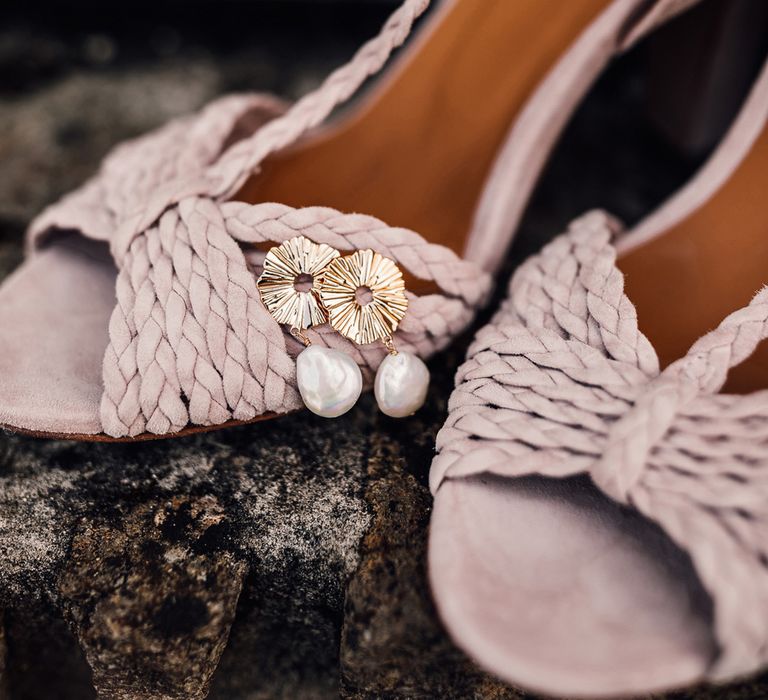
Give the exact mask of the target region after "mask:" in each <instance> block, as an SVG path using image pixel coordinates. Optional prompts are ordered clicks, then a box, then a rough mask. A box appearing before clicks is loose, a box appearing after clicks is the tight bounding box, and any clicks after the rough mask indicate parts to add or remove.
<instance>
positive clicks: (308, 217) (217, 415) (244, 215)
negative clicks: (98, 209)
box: [101, 197, 490, 436]
mask: <svg viewBox="0 0 768 700" xmlns="http://www.w3.org/2000/svg"><path fill="white" fill-rule="evenodd" d="M296 235H306V236H307V237H309V238H311V239H312V240H314V241H317V242H319V243H328V244H330V245H334V246H335V247H337V248H339V249H340V250H353V249H356V248H358V247H370V248H373V249H374V250H378V251H380V252H382V253H384V254H385V255H388V256H391V257H392V258H393V259H394V260H395V261H396V262H398V263H399V264H400V265H401V266H402V267H403V269H405V270H407V271H408V272H410V273H411V274H413V275H414V276H417V277H420V278H421V279H425V280H428V281H431V282H434V283H435V285H436V286H437V288H438V289H439V292H440V293H437V294H431V295H427V296H423V297H417V296H415V295H411V298H410V306H409V310H408V314H407V315H406V318H405V319H404V321H403V323H402V325H401V327H400V328H399V329H398V332H397V333H396V334H395V338H396V342H397V344H398V347H400V348H402V349H404V350H410V351H412V352H416V353H418V354H419V355H421V356H422V357H427V356H429V355H431V354H432V353H433V352H435V351H436V350H439V349H441V348H442V347H444V346H445V345H446V344H447V343H448V342H449V341H450V339H451V338H452V337H453V336H454V335H455V334H456V333H458V332H459V331H460V330H462V329H463V328H464V327H466V325H467V324H468V323H469V322H470V320H471V318H472V316H473V309H474V307H475V306H476V305H477V304H479V303H481V301H482V300H483V299H484V297H485V296H486V295H487V294H488V291H489V288H490V278H489V276H488V275H487V274H485V273H483V272H482V271H481V270H479V269H478V268H477V267H476V266H475V265H473V264H471V263H468V262H466V261H463V260H461V259H460V258H458V256H456V255H455V254H454V253H453V252H451V251H450V250H448V249H447V248H444V247H442V246H438V245H434V244H430V243H427V242H426V241H425V240H424V239H423V238H421V236H419V235H418V234H415V233H413V232H412V231H407V230H404V229H396V228H389V227H387V226H386V225H385V224H383V223H382V222H380V221H378V220H377V219H374V218H373V217H366V216H360V215H343V214H341V213H339V212H336V211H333V210H331V209H325V208H309V209H291V208H290V207H286V206H282V205H276V204H260V205H253V206H251V205H246V204H242V203H237V202H232V203H224V204H220V203H217V202H215V201H213V200H211V199H208V198H201V197H190V198H187V199H184V200H182V201H181V202H180V203H179V204H178V206H176V207H173V208H171V209H169V210H167V211H166V213H165V214H163V216H162V217H161V219H160V221H159V222H158V224H157V225H156V226H155V227H153V228H151V229H150V230H149V231H147V232H146V234H145V235H141V236H136V237H134V238H133V241H132V243H131V245H130V247H129V249H128V251H127V253H126V255H125V257H124V258H123V261H122V266H121V268H120V272H119V274H118V280H117V306H116V307H115V311H114V312H113V314H112V318H111V321H110V326H109V336H110V344H109V347H108V349H107V353H106V356H105V359H104V394H103V397H102V410H101V415H102V423H103V428H104V431H105V432H106V433H108V434H110V435H115V436H118V435H119V436H122V435H137V434H139V433H143V432H152V433H159V434H162V433H167V432H176V431H178V430H181V429H182V428H183V427H184V426H185V425H187V424H188V423H193V424H196V425H217V424H220V423H223V422H226V421H228V420H230V419H235V420H250V419H252V418H254V417H256V416H257V415H259V414H261V413H264V412H267V411H275V412H286V411H290V410H293V409H297V408H300V407H301V405H302V404H301V401H300V399H299V397H298V394H297V392H296V389H295V376H294V363H293V360H292V356H294V355H296V354H297V353H298V352H299V350H300V349H301V346H300V345H299V344H298V343H296V342H295V341H292V340H291V339H290V336H287V335H286V334H285V333H284V332H283V331H282V329H281V328H280V327H279V326H278V325H277V323H276V321H275V320H274V319H273V318H272V316H271V315H270V314H269V313H268V312H267V310H266V309H265V308H264V306H263V304H262V302H261V300H260V298H259V294H258V290H257V288H256V278H257V277H258V275H259V274H260V272H261V268H260V265H259V262H258V256H256V255H252V256H249V257H250V258H251V259H252V260H253V263H252V264H250V265H249V264H248V262H247V260H246V257H245V255H244V252H243V248H242V247H241V244H244V245H253V244H260V243H269V244H277V243H280V242H282V241H284V240H288V239H289V238H292V237H293V236H296ZM308 335H309V337H310V338H311V339H312V342H313V343H315V344H322V345H326V346H329V347H335V348H337V349H340V350H343V351H344V352H346V353H348V354H350V355H351V356H353V357H354V358H355V360H356V361H357V362H358V364H360V366H361V368H362V369H363V370H364V372H365V376H366V377H367V378H368V379H370V377H371V375H372V372H373V371H374V370H375V369H376V367H378V365H379V363H380V362H381V360H382V359H383V357H384V356H385V354H386V350H385V348H384V347H383V345H381V344H376V345H371V346H363V347H360V346H356V345H354V344H353V343H352V342H350V341H348V340H347V339H345V338H343V337H342V336H341V335H339V334H337V333H333V332H329V329H328V328H323V329H321V330H320V332H316V331H309V332H308Z"/></svg>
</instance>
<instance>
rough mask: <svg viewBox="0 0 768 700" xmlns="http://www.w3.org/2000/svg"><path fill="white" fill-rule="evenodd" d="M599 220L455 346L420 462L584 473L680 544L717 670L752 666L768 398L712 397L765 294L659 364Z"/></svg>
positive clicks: (767, 299) (756, 653) (765, 651)
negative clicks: (448, 384)
mask: <svg viewBox="0 0 768 700" xmlns="http://www.w3.org/2000/svg"><path fill="white" fill-rule="evenodd" d="M616 231H617V224H616V222H615V221H613V220H612V219H610V217H608V216H607V215H605V214H603V213H599V212H596V213H591V214H588V215H587V216H585V217H583V218H582V219H580V220H578V221H576V222H574V223H573V224H572V226H571V227H570V229H569V231H568V232H567V233H565V234H564V235H562V236H560V237H559V238H557V239H556V240H555V241H553V242H552V243H551V244H550V245H548V246H547V247H546V248H544V250H543V251H542V252H541V253H540V254H539V255H537V256H535V257H533V258H531V259H530V260H528V261H527V262H526V263H525V264H524V265H523V266H521V267H520V268H519V269H518V271H517V272H516V274H515V275H514V278H513V280H512V282H511V288H510V295H509V298H508V299H507V301H506V302H505V303H504V305H503V307H502V309H501V310H500V311H499V313H498V314H497V316H496V317H495V318H494V320H493V321H492V323H491V324H490V325H489V326H487V327H486V328H485V329H483V330H482V331H481V332H480V333H479V334H478V336H477V339H476V341H475V342H474V344H473V345H472V347H471V348H470V350H469V356H468V360H467V362H466V363H465V364H464V365H463V366H462V368H461V369H460V371H459V374H458V377H457V388H456V390H455V391H454V393H453V395H452V397H451V400H450V403H449V408H450V414H449V417H448V420H447V422H446V424H445V427H444V428H443V429H442V430H441V431H440V433H439V435H438V439H437V447H438V452H439V454H438V456H437V457H436V458H435V461H434V463H433V466H432V473H431V477H430V478H431V484H432V488H433V490H434V491H436V490H437V489H438V488H439V486H440V483H441V482H442V480H443V479H446V478H448V479H457V478H462V477H467V476H470V475H475V474H482V473H493V474H497V475H500V476H505V477H519V476H524V475H531V474H541V475H545V476H551V477H564V476H568V475H574V474H579V473H587V474H589V475H590V476H591V477H592V479H593V481H594V482H595V483H596V485H597V486H598V487H599V488H600V489H601V490H603V491H604V492H605V493H606V494H607V495H609V496H610V497H611V498H613V499H615V500H617V501H619V502H621V503H624V504H627V505H631V506H633V507H634V508H636V509H638V510H639V511H640V512H642V513H643V514H644V515H645V516H647V517H648V518H650V519H652V520H654V521H656V522H657V523H658V524H659V525H661V526H662V527H663V528H664V529H665V531H666V532H667V534H668V535H669V536H670V537H671V538H672V539H673V540H674V541H675V542H676V543H677V544H678V545H679V546H680V547H682V548H683V549H685V550H686V551H688V552H689V554H690V556H691V559H692V561H693V563H694V566H695V568H696V570H697V572H698V575H699V577H700V579H701V581H702V583H703V585H704V587H705V588H706V590H707V591H708V592H709V593H710V594H711V596H712V599H713V601H714V603H715V607H714V612H715V619H714V625H715V632H716V635H717V638H718V640H719V642H720V647H721V653H720V655H719V656H718V658H717V659H716V661H715V662H714V664H713V666H712V668H711V670H710V675H711V677H712V678H713V679H722V678H726V677H731V676H734V675H738V674H742V673H746V672H749V671H752V670H754V669H755V668H756V667H759V666H760V665H762V664H764V663H766V661H768V623H767V622H766V620H768V412H767V411H766V406H767V405H768V392H766V391H760V392H756V393H754V394H751V395H749V396H733V395H720V394H718V393H717V392H718V391H719V390H720V388H721V387H722V386H723V383H724V382H725V379H726V376H727V373H728V370H729V369H730V368H731V367H733V366H734V365H736V364H738V363H739V362H741V361H743V360H744V359H745V358H746V357H748V356H749V355H750V354H751V353H752V352H753V351H754V349H755V347H756V345H757V344H758V343H759V342H760V341H761V340H763V339H764V338H765V337H766V335H768V290H763V291H761V292H760V293H759V294H758V295H757V296H756V297H755V298H754V299H753V301H752V303H751V304H750V305H749V306H747V307H745V308H743V309H741V310H739V311H737V312H735V313H733V314H731V315H730V316H729V317H728V318H727V319H725V320H724V321H723V323H722V324H721V325H720V326H719V327H718V328H717V329H715V330H714V331H712V332H711V333H709V334H707V335H706V336H704V337H703V338H702V339H701V340H699V341H698V342H697V343H696V344H694V346H693V347H692V348H691V350H690V352H689V353H688V354H687V355H686V356H685V357H684V358H682V359H680V360H679V361H677V362H675V363H673V364H672V365H670V366H669V367H667V368H666V369H665V370H664V371H663V372H659V369H658V360H657V357H656V354H655V352H654V350H653V348H652V347H651V345H650V343H649V342H648V340H647V339H646V338H645V337H644V336H643V335H642V333H640V331H639V329H638V326H637V318H636V314H635V310H634V307H633V306H632V304H631V302H630V301H629V299H627V297H626V296H625V295H624V292H623V276H622V274H621V272H620V271H619V270H618V268H617V267H616V264H615V259H616V253H615V250H614V248H613V246H612V244H611V240H612V237H613V236H614V234H615V233H616Z"/></svg>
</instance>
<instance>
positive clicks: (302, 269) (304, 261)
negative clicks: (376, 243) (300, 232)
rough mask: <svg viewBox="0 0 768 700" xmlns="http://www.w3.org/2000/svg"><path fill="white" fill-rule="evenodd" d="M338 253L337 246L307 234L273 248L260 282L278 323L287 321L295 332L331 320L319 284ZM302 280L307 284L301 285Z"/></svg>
mask: <svg viewBox="0 0 768 700" xmlns="http://www.w3.org/2000/svg"><path fill="white" fill-rule="evenodd" d="M338 257H339V251H338V250H336V249H335V248H331V246H329V245H325V244H324V243H319V244H318V243H313V242H312V241H310V240H309V239H308V238H304V236H297V237H296V238H291V239H290V240H289V241H285V243H281V244H280V245H279V246H276V247H274V248H270V250H269V252H268V253H267V256H266V258H265V259H264V272H263V273H262V275H261V277H260V278H259V281H258V283H257V284H258V287H259V292H260V294H261V299H262V301H263V302H264V306H266V307H267V310H268V311H269V312H270V313H271V314H272V316H274V317H275V320H276V321H277V322H278V323H284V324H286V325H287V326H289V327H290V328H291V331H292V332H294V334H295V331H299V332H301V331H303V330H305V329H307V328H310V327H311V326H317V325H321V324H323V323H326V322H327V321H328V314H327V313H326V310H325V307H324V306H323V304H322V302H321V301H320V294H319V291H318V285H319V283H320V281H321V280H322V275H323V274H324V273H325V270H326V268H327V267H328V264H329V263H330V262H331V261H332V260H333V259H334V258H338ZM302 283H304V284H306V285H307V286H308V288H307V289H298V288H297V285H300V284H302Z"/></svg>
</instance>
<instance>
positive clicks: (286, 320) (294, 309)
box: [257, 236, 429, 418]
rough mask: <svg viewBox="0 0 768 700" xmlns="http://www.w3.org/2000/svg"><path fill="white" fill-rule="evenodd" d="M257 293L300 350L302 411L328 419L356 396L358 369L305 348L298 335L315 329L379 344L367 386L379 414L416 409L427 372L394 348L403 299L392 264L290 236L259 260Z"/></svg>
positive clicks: (340, 356) (341, 357)
mask: <svg viewBox="0 0 768 700" xmlns="http://www.w3.org/2000/svg"><path fill="white" fill-rule="evenodd" d="M257 285H258V288H259V293H260V294H261V299H262V301H263V302H264V306H266V308H267V310H268V311H269V312H270V313H271V314H272V316H273V317H274V318H275V320H277V322H278V323H281V324H285V325H287V326H288V327H289V329H290V332H291V335H293V336H294V337H295V338H297V339H298V340H299V341H301V342H302V343H303V344H304V345H305V346H306V347H305V349H304V350H302V352H301V353H300V354H299V356H298V358H297V360H296V380H297V383H298V386H299V392H300V393H301V398H302V399H303V401H304V404H305V405H306V406H307V408H308V409H309V410H310V411H312V412H313V413H316V414H318V415H320V416H324V417H326V418H336V417H337V416H340V415H342V414H344V413H346V412H347V411H348V410H349V409H350V408H352V406H354V405H355V403H356V402H357V399H358V398H359V396H360V392H361V391H362V388H363V377H362V374H361V373H360V368H359V367H358V366H357V363H356V362H355V361H354V360H353V359H352V358H351V357H349V355H346V354H345V353H343V352H339V351H338V350H331V349H329V348H325V347H320V346H317V345H312V343H311V341H310V340H309V338H308V337H307V335H306V334H305V333H304V331H305V330H306V329H307V328H311V327H312V326H317V325H321V324H323V323H330V324H331V326H332V327H333V328H334V329H335V330H336V331H338V332H339V333H341V334H342V335H343V336H344V337H346V338H349V339H350V340H352V341H353V342H355V343H357V344H359V345H368V344H369V343H374V342H381V343H383V344H384V346H385V347H386V349H387V351H388V352H389V354H388V355H387V357H386V358H385V359H384V360H383V362H382V363H381V365H380V366H379V369H378V371H377V372H376V381H375V383H374V394H375V396H376V401H377V402H378V404H379V408H380V409H381V411H382V412H383V413H385V414H386V415H388V416H392V417H393V418H402V417H404V416H410V415H412V414H413V413H415V412H416V411H417V410H418V409H419V408H421V406H422V405H423V404H424V400H425V398H426V395H427V389H428V387H429V370H428V369H427V367H426V365H425V364H424V363H423V362H422V361H421V360H420V359H419V358H418V357H416V356H415V355H412V354H411V353H407V352H398V350H397V349H396V348H395V342H394V339H393V334H394V332H395V330H397V326H398V324H399V323H400V321H401V320H402V319H403V316H405V312H406V310H407V308H408V299H407V297H406V295H405V282H404V281H403V274H402V272H401V271H400V269H399V268H398V267H397V265H395V263H394V262H393V261H392V260H390V259H389V258H385V257H384V256H382V255H380V254H379V253H376V252H375V251H373V250H358V251H356V252H355V253H352V254H351V255H345V256H342V255H341V254H340V253H339V251H338V250H336V249H334V248H331V247H330V246H328V245H325V244H324V243H320V244H318V243H314V242H313V241H310V240H309V239H308V238H305V237H304V236H297V237H296V238H292V239H291V240H289V241H286V242H285V243H282V244H280V245H279V246H276V247H274V248H271V249H270V250H269V251H268V252H267V255H266V258H265V259H264V271H263V272H262V274H261V277H259V280H258V282H257Z"/></svg>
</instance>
